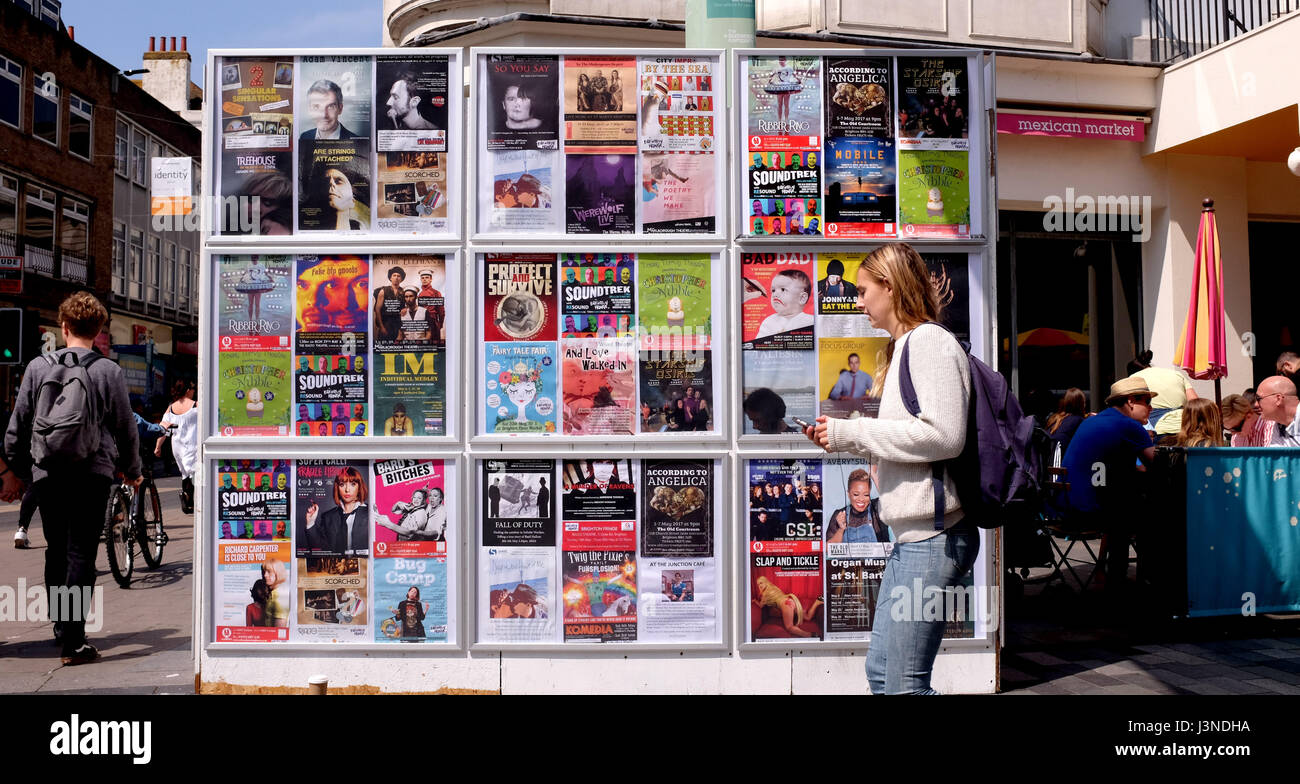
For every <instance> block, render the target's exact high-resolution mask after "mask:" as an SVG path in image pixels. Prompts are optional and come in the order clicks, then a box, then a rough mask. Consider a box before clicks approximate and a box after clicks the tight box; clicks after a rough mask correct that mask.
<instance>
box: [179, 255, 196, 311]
mask: <svg viewBox="0 0 1300 784" xmlns="http://www.w3.org/2000/svg"><path fill="white" fill-rule="evenodd" d="M193 259H194V254H193V252H192V251H191V250H190V249H189V248H183V249H181V269H180V278H179V283H180V293H179V294H178V295H177V302H176V305H177V307H179V308H180V309H181V310H184V311H191V310H193V309H194V305H193V303H192V302H191V301H190V274H191V270H192V267H193Z"/></svg>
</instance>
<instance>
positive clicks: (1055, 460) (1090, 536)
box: [1042, 444, 1105, 592]
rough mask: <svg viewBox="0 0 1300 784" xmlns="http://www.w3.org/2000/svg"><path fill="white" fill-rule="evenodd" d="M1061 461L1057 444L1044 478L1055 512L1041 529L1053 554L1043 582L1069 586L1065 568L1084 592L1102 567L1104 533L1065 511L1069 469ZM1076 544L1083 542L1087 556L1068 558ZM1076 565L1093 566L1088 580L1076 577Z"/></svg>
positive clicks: (1086, 521)
mask: <svg viewBox="0 0 1300 784" xmlns="http://www.w3.org/2000/svg"><path fill="white" fill-rule="evenodd" d="M1061 462H1062V460H1061V447H1060V444H1057V445H1056V450H1055V453H1054V454H1053V456H1052V467H1051V468H1049V469H1048V480H1047V490H1048V492H1049V494H1050V496H1051V499H1052V501H1053V502H1054V503H1050V504H1049V505H1050V506H1051V507H1054V508H1055V510H1056V511H1057V514H1056V515H1055V516H1054V519H1052V520H1050V521H1049V522H1047V523H1046V524H1045V525H1044V526H1043V528H1042V531H1043V533H1045V534H1046V535H1047V541H1048V542H1049V543H1051V545H1052V550H1053V552H1055V554H1056V555H1055V558H1054V559H1053V563H1052V574H1051V575H1049V576H1048V577H1047V578H1046V579H1045V580H1044V582H1049V583H1050V582H1052V581H1053V580H1060V581H1061V584H1062V585H1065V586H1067V587H1068V586H1069V582H1068V581H1066V579H1065V571H1068V572H1069V573H1070V576H1071V577H1073V578H1074V582H1075V584H1076V585H1078V586H1079V591H1080V592H1083V591H1087V590H1088V586H1089V585H1091V584H1092V581H1093V579H1094V578H1095V577H1096V576H1097V572H1098V570H1099V569H1100V568H1101V547H1100V541H1101V538H1102V536H1103V535H1104V533H1105V532H1104V531H1102V530H1101V529H1100V528H1099V527H1098V526H1097V525H1096V521H1095V520H1087V519H1082V518H1077V517H1074V516H1072V515H1071V514H1070V513H1069V512H1068V511H1064V510H1067V509H1068V504H1067V503H1066V502H1065V499H1066V496H1067V495H1068V494H1069V492H1070V482H1069V477H1068V471H1067V469H1066V468H1065V466H1063V465H1061ZM1058 539H1064V540H1065V542H1066V544H1065V547H1064V548H1062V547H1061V545H1060V544H1059V543H1058V542H1057V540H1058ZM1092 542H1098V543H1099V544H1098V547H1097V549H1096V550H1094V549H1093V547H1092V544H1091V543H1092ZM1078 545H1083V550H1084V552H1085V553H1087V558H1084V557H1083V556H1082V555H1078V556H1075V557H1073V558H1071V557H1070V556H1071V554H1072V553H1073V552H1074V548H1075V547H1077V546H1078ZM1076 564H1079V565H1081V568H1086V567H1087V566H1088V565H1089V564H1091V566H1092V569H1091V570H1090V571H1089V572H1088V576H1087V579H1082V578H1080V577H1079V572H1078V571H1076V570H1075V565H1076ZM1062 567H1064V569H1065V571H1062Z"/></svg>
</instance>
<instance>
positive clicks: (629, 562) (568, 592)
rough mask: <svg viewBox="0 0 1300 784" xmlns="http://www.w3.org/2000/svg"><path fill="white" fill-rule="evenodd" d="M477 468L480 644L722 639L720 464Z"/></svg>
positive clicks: (589, 462)
mask: <svg viewBox="0 0 1300 784" xmlns="http://www.w3.org/2000/svg"><path fill="white" fill-rule="evenodd" d="M481 467H482V468H481V473H480V478H479V481H480V487H481V490H482V497H481V499H480V510H481V511H480V520H481V524H482V528H481V533H480V551H479V585H480V586H481V587H480V595H479V597H478V601H477V607H478V610H477V611H478V612H479V613H481V616H482V617H483V619H484V622H483V623H481V624H480V626H479V628H480V633H479V641H480V642H500V643H510V642H538V643H635V642H683V643H685V642H712V641H716V640H717V639H718V635H719V634H720V631H721V627H720V617H719V613H720V605H719V598H718V583H717V580H718V576H717V560H716V559H717V552H716V542H717V536H718V531H719V528H718V520H717V517H716V510H715V501H716V497H715V494H714V493H715V488H716V478H717V474H716V472H717V470H718V466H717V464H716V463H715V462H714V461H712V460H691V459H675V460H641V461H638V460H629V459H616V458H604V457H593V458H577V459H568V460H560V461H555V460H531V459H528V460H526V459H515V460H486V461H482V463H481ZM556 488H558V490H557V489H556ZM555 618H558V621H555V620H552V619H555Z"/></svg>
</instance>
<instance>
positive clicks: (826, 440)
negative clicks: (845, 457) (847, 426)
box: [803, 416, 831, 452]
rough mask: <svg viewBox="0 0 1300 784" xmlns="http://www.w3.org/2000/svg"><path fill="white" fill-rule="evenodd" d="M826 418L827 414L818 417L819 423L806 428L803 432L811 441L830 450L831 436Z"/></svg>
mask: <svg viewBox="0 0 1300 784" xmlns="http://www.w3.org/2000/svg"><path fill="white" fill-rule="evenodd" d="M826 419H827V418H826V417H825V416H819V417H817V425H816V426H809V427H806V428H804V431H803V434H804V435H805V436H807V437H808V440H809V441H811V442H813V443H814V444H816V445H817V446H819V447H821V448H822V449H825V450H826V451H827V452H829V451H830V449H829V445H830V442H831V437H830V433H829V432H828V430H829V425H828V424H827V423H826Z"/></svg>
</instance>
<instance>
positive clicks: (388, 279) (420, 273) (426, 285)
mask: <svg viewBox="0 0 1300 784" xmlns="http://www.w3.org/2000/svg"><path fill="white" fill-rule="evenodd" d="M373 265H374V270H375V274H374V276H373V283H374V284H376V285H375V286H374V288H373V289H372V291H371V294H370V308H371V319H370V321H371V324H370V327H371V330H372V332H371V334H372V335H373V346H374V349H373V353H372V354H371V365H370V366H371V370H372V376H373V378H374V387H375V389H374V404H375V417H374V421H375V435H383V436H442V435H446V434H447V323H448V318H447V310H448V305H449V303H448V302H447V300H446V297H444V295H443V292H444V290H445V289H446V288H447V261H446V259H445V257H443V256H442V255H433V254H430V255H422V256H397V255H391V256H375V257H373ZM381 276H382V278H381ZM381 281H382V284H383V285H377V284H380V283H381Z"/></svg>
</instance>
